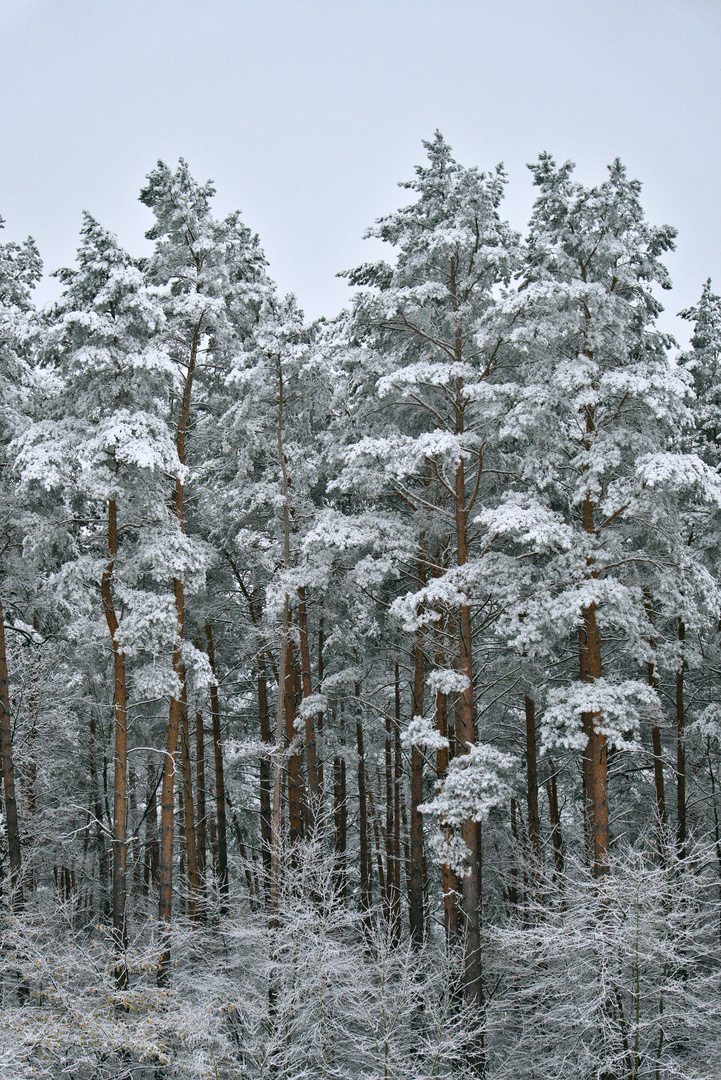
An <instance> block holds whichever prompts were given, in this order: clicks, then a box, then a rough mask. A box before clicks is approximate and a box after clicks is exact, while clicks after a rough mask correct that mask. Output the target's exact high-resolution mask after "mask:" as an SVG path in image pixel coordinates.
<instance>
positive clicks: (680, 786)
mask: <svg viewBox="0 0 721 1080" xmlns="http://www.w3.org/2000/svg"><path fill="white" fill-rule="evenodd" d="M678 640H679V651H680V659H679V665H678V668H677V670H676V777H677V780H676V784H677V787H676V808H677V829H676V841H677V844H678V853H679V858H681V859H685V858H686V853H687V852H686V733H685V728H686V707H685V704H684V700H683V694H684V685H683V684H684V674H685V670H686V660H685V657H684V649H685V646H684V642H685V640H686V626H685V624H684V621H683V619H679V620H678Z"/></svg>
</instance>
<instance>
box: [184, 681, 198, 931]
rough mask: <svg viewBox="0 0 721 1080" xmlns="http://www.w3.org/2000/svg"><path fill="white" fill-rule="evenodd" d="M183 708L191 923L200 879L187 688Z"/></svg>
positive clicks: (186, 851) (196, 915)
mask: <svg viewBox="0 0 721 1080" xmlns="http://www.w3.org/2000/svg"><path fill="white" fill-rule="evenodd" d="M182 700H183V707H182V710H181V713H180V760H181V764H182V771H183V810H184V814H183V817H184V826H185V864H186V866H187V874H188V918H189V919H190V921H191V922H197V919H198V897H199V894H200V877H199V875H198V851H197V847H196V837H195V816H194V813H193V809H194V803H193V773H192V766H191V762H190V725H189V723H188V694H187V687H186V686H184V687H183V691H182Z"/></svg>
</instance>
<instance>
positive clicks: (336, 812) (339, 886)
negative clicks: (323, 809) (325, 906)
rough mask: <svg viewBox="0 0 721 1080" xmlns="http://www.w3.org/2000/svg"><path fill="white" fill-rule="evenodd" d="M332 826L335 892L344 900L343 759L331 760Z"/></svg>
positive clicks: (345, 808) (345, 819) (345, 823)
mask: <svg viewBox="0 0 721 1080" xmlns="http://www.w3.org/2000/svg"><path fill="white" fill-rule="evenodd" d="M333 824H334V838H333V846H334V849H335V866H334V877H335V882H336V884H335V890H336V892H337V893H338V895H339V897H340V898H341V899H342V900H345V898H346V892H347V884H346V864H345V860H346V848H347V844H348V802H347V792H346V775H345V758H343V757H341V756H340V755H337V756H336V757H335V758H334V759H333Z"/></svg>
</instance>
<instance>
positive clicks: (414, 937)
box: [408, 540, 425, 946]
mask: <svg viewBox="0 0 721 1080" xmlns="http://www.w3.org/2000/svg"><path fill="white" fill-rule="evenodd" d="M421 543H422V540H421ZM418 584H419V587H420V588H423V586H424V585H425V561H424V560H423V559H421V561H420V562H419V566H418ZM423 675H424V663H423V633H422V631H420V630H419V631H418V632H417V634H416V640H415V644H414V647H413V701H412V716H413V717H414V718H415V717H416V716H420V717H422V716H423ZM422 802H423V754H422V753H421V749H420V747H419V746H416V745H415V744H413V745H412V746H411V829H410V833H411V835H410V846H411V879H410V890H409V891H410V907H409V911H408V919H409V924H410V933H411V941H412V942H413V943H414V944H415V945H416V946H419V945H422V944H423V938H424V928H425V919H424V917H423V819H422V817H421V814H420V812H419V810H418V807H419V806H420V805H421V803H422Z"/></svg>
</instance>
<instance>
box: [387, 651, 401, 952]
mask: <svg viewBox="0 0 721 1080" xmlns="http://www.w3.org/2000/svg"><path fill="white" fill-rule="evenodd" d="M396 669H397V665H396ZM385 784H386V828H385V842H386V873H385V885H386V889H385V896H384V915H385V920H386V925H387V926H388V928H389V932H390V935H391V940H392V941H393V943H394V944H395V943H397V942H398V941H399V940H400V936H401V925H400V864H399V860H398V852H397V850H396V844H395V836H396V827H395V802H396V800H395V795H394V793H395V777H394V770H393V722H392V720H391V717H390V715H386V741H385Z"/></svg>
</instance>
